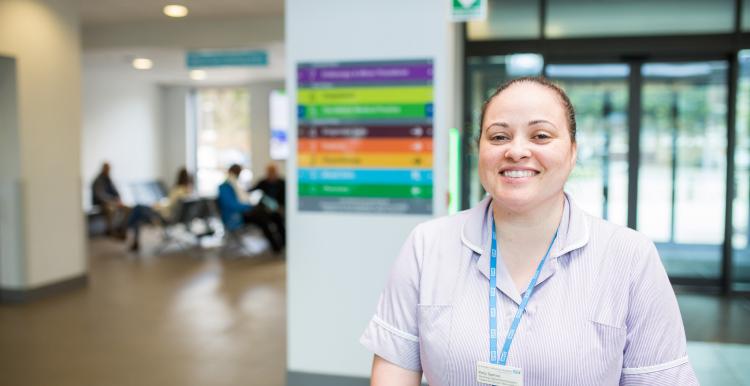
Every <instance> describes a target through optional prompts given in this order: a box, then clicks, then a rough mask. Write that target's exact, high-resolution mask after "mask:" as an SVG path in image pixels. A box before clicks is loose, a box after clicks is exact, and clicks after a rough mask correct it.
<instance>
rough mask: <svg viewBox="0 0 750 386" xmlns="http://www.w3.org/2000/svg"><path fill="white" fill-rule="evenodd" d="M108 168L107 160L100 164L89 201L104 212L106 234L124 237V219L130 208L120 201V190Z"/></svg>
mask: <svg viewBox="0 0 750 386" xmlns="http://www.w3.org/2000/svg"><path fill="white" fill-rule="evenodd" d="M110 170H111V168H110V165H109V163H108V162H105V163H103V164H102V168H101V171H100V172H99V174H98V175H97V176H96V178H95V179H94V182H93V183H92V184H91V203H92V204H94V205H95V206H98V207H99V208H100V209H101V211H102V214H104V218H105V220H106V222H107V235H109V236H115V237H117V238H120V239H124V238H125V228H124V227H125V220H126V219H127V218H128V216H129V214H130V208H129V207H128V206H126V205H125V204H123V203H122V200H121V199H120V192H118V191H117V188H116V187H115V184H114V182H112V178H110Z"/></svg>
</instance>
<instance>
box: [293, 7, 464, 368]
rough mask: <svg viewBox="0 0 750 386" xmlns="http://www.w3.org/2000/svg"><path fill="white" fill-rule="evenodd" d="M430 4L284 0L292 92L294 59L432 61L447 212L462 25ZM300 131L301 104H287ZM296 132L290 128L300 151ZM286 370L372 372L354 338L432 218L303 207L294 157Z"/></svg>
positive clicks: (439, 183) (441, 197) (440, 201)
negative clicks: (414, 234) (402, 255)
mask: <svg viewBox="0 0 750 386" xmlns="http://www.w3.org/2000/svg"><path fill="white" fill-rule="evenodd" d="M447 10H448V4H447V3H446V2H435V1H433V0H413V1H399V0H381V1H377V2H373V1H364V0H357V1H353V0H319V1H307V0H287V2H286V38H287V40H286V44H287V54H286V58H287V61H288V63H287V91H288V93H289V95H290V96H291V97H292V98H293V97H294V96H295V95H296V89H297V84H296V64H297V63H300V62H321V61H362V60H403V59H432V60H433V65H434V73H435V78H434V111H435V117H434V127H435V130H434V167H433V171H434V197H435V198H434V208H435V209H434V211H435V215H442V214H445V213H447V206H446V202H445V197H446V191H447V174H448V165H447V139H448V138H447V137H448V128H449V127H450V126H455V125H456V121H457V112H456V111H454V108H455V106H457V105H458V104H457V103H455V102H454V101H455V98H457V96H458V95H460V94H461V89H460V88H458V87H457V85H458V82H457V80H456V78H457V77H459V76H460V73H461V72H460V71H459V70H457V68H456V67H455V66H456V63H457V61H458V52H457V51H456V44H457V28H456V26H455V25H453V24H450V23H449V22H448V21H447V20H448V19H447ZM290 118H291V122H292V127H296V122H297V119H296V109H295V108H292V109H291V117H290ZM295 133H296V129H295V130H294V131H293V132H292V133H291V135H290V137H291V138H292V148H293V149H294V148H296V135H295ZM287 176H288V179H287V181H289V182H288V188H287V190H288V192H289V194H288V198H287V199H288V205H289V209H290V210H289V212H288V214H287V216H288V221H287V224H288V228H289V232H288V234H289V237H290V239H289V243H288V251H287V296H288V303H287V307H288V321H287V332H288V336H287V340H288V352H287V370H288V371H292V372H310V373H320V374H331V375H349V376H361V377H367V376H369V373H370V364H371V361H372V354H371V353H369V352H367V351H366V350H365V349H364V348H363V347H361V346H360V345H359V343H358V339H359V336H360V334H361V333H362V331H363V330H364V328H365V326H366V325H367V322H368V321H369V319H370V318H371V316H372V314H373V312H374V311H375V306H376V303H377V299H378V295H379V293H380V291H381V290H382V288H383V285H384V284H385V280H386V276H387V273H388V270H389V268H390V265H391V263H392V262H393V260H394V258H395V257H396V254H397V252H398V250H399V248H400V247H401V245H402V243H403V242H404V240H405V239H406V237H407V235H408V233H409V231H410V230H411V229H412V228H413V227H414V226H415V225H416V224H417V223H419V222H421V221H424V220H427V219H428V218H429V217H428V216H394V215H355V214H351V215H343V214H332V213H330V214H316V213H300V212H298V211H297V210H296V208H297V195H296V190H297V184H296V176H297V170H296V160H295V159H294V158H292V159H290V160H289V162H288V164H287Z"/></svg>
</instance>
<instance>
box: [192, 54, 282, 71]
mask: <svg viewBox="0 0 750 386" xmlns="http://www.w3.org/2000/svg"><path fill="white" fill-rule="evenodd" d="M185 61H186V63H187V67H188V68H201V67H256V66H267V65H268V53H267V52H266V51H189V52H188V53H187V56H186V57H185Z"/></svg>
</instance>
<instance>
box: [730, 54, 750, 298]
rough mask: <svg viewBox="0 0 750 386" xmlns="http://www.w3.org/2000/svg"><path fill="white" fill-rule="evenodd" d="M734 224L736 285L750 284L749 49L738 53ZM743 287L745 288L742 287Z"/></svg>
mask: <svg viewBox="0 0 750 386" xmlns="http://www.w3.org/2000/svg"><path fill="white" fill-rule="evenodd" d="M739 72H740V76H739V84H738V88H737V126H736V127H735V130H736V133H737V136H736V138H737V143H736V144H735V153H734V162H735V175H734V183H735V185H734V186H735V193H734V212H733V217H732V221H733V227H732V247H733V248H734V268H733V269H734V271H733V278H734V281H735V286H738V287H740V289H747V288H748V287H750V243H749V242H748V241H749V240H750V50H744V51H740V54H739ZM743 287H744V288H743Z"/></svg>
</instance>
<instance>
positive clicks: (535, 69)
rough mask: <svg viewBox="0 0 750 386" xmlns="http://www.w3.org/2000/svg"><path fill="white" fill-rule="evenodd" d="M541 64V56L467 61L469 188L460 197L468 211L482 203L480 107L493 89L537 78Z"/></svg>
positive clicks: (466, 169)
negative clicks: (512, 81) (511, 81)
mask: <svg viewBox="0 0 750 386" xmlns="http://www.w3.org/2000/svg"><path fill="white" fill-rule="evenodd" d="M543 66H544V62H543V59H542V56H541V55H537V54H516V55H505V56H491V57H481V58H469V66H468V67H469V68H468V71H469V103H470V111H471V122H470V126H469V127H468V128H467V129H466V130H469V131H470V133H471V135H470V137H471V140H470V143H469V149H468V150H467V159H468V164H467V165H464V170H465V171H466V173H469V186H464V187H462V191H463V193H462V195H466V197H468V198H469V207H472V206H474V205H475V204H476V203H478V202H479V201H481V200H482V198H483V197H484V195H485V192H484V189H483V188H482V184H481V182H480V181H479V172H478V169H477V166H478V165H477V157H478V149H477V139H478V138H479V127H480V125H481V122H479V119H480V117H481V112H482V104H483V103H484V100H485V99H487V97H489V96H490V95H492V93H493V92H494V91H495V89H496V88H497V87H498V86H499V85H500V84H502V83H503V82H505V81H506V80H509V79H512V78H517V77H519V76H524V75H529V76H533V75H541V73H542V67H543Z"/></svg>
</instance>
